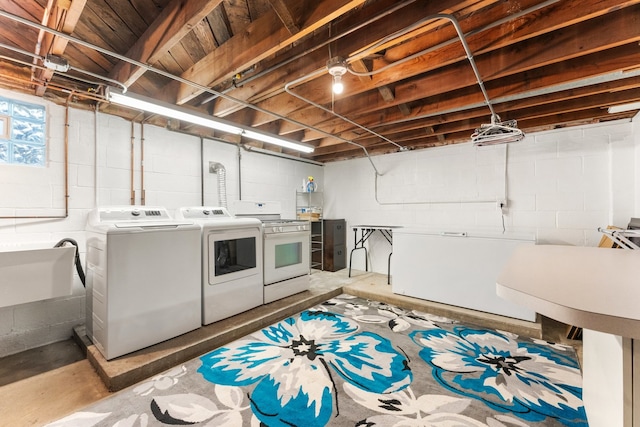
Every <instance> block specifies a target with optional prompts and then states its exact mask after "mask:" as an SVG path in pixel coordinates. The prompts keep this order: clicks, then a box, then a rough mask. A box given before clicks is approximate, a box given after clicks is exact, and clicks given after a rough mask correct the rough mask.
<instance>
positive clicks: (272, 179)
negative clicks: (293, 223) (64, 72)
mask: <svg viewBox="0 0 640 427" xmlns="http://www.w3.org/2000/svg"><path fill="white" fill-rule="evenodd" d="M0 96H3V97H9V98H13V99H19V100H23V101H26V102H31V103H37V104H42V103H43V102H44V103H45V105H46V106H47V142H48V161H47V167H46V168H33V167H24V166H13V165H0V194H2V197H0V216H3V217H7V216H43V215H55V216H59V215H64V194H65V192H64V173H63V171H64V168H63V165H64V163H63V162H64V149H63V146H64V122H65V119H64V118H65V109H64V108H63V107H60V106H57V105H55V104H52V103H49V102H46V101H43V100H42V99H41V98H35V97H30V96H26V95H22V94H18V93H14V92H9V91H3V90H0ZM143 136H144V188H145V204H146V205H147V206H163V207H166V208H167V209H169V210H170V212H173V211H175V209H177V208H179V207H181V206H200V205H202V203H203V202H202V201H203V200H204V204H205V205H209V206H212V205H213V206H218V205H219V198H218V183H217V181H218V177H217V175H216V174H210V173H209V172H208V170H209V161H215V162H218V163H221V164H222V165H224V167H225V170H226V177H227V180H226V181H227V185H226V187H227V199H228V201H229V202H230V201H232V200H237V199H238V198H239V195H240V191H242V198H243V199H244V200H260V201H265V200H277V201H280V202H281V203H282V206H283V217H286V218H293V217H295V191H296V190H297V189H299V188H300V187H301V185H302V181H303V179H305V178H306V177H307V176H309V175H311V176H314V178H315V180H316V182H318V185H319V187H320V188H322V187H323V168H322V167H320V166H317V165H312V164H309V163H303V162H299V161H293V160H289V159H283V158H278V157H274V156H267V155H263V154H259V153H253V152H251V153H249V152H246V151H243V152H241V153H240V156H239V153H238V149H237V148H236V146H234V145H231V144H226V143H223V142H218V141H213V140H210V139H205V140H204V141H202V142H201V139H200V138H199V137H195V136H190V135H185V134H181V133H176V132H170V131H167V130H165V129H162V128H159V127H155V126H150V125H145V126H144V135H143ZM132 142H133V163H132V158H131V157H132V148H131V145H132ZM201 144H202V146H201ZM201 148H202V153H203V154H202V162H201V161H200V159H201V155H200V153H201ZM132 164H133V178H132V174H131V169H132V168H131V165H132ZM202 168H204V171H205V173H204V175H203V174H201V169H202ZM202 177H203V178H204V179H203V181H204V182H203V184H201V181H202ZM132 179H133V188H134V190H135V204H140V203H141V191H140V190H141V181H142V178H141V126H140V125H139V124H136V125H134V126H133V139H132V127H131V123H130V122H127V121H125V120H123V119H120V118H117V117H113V116H109V115H105V114H101V113H98V114H95V113H94V112H91V111H84V110H78V109H73V108H70V109H69V216H68V217H67V218H64V219H40V220H35V219H0V245H2V244H6V245H12V244H20V243H31V242H39V243H40V242H41V243H42V244H43V245H46V246H53V244H55V242H57V241H59V240H60V239H62V238H64V237H70V238H73V239H75V240H76V241H77V242H78V244H79V246H80V254H81V259H82V261H83V266H84V265H85V264H84V255H85V247H86V246H85V245H86V242H85V233H84V230H85V225H86V218H87V213H88V212H89V211H90V210H91V209H92V208H94V207H96V206H106V205H130V204H131V180H132ZM202 187H204V191H201V188H202ZM74 281H75V282H74V284H73V292H72V295H70V296H68V297H62V298H56V299H52V300H46V301H37V302H32V303H27V304H21V305H17V306H12V307H6V308H0V357H2V356H6V355H9V354H13V353H17V352H20V351H23V350H26V349H30V348H35V347H38V346H41V345H45V344H48V343H51V342H56V341H60V340H64V339H67V338H69V337H70V336H71V335H72V330H73V327H75V326H77V325H81V324H83V323H84V321H85V312H84V310H85V300H84V288H83V287H82V284H81V282H80V280H79V278H78V277H77V275H75V277H74Z"/></svg>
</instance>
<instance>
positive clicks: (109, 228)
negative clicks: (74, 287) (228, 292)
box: [86, 206, 202, 360]
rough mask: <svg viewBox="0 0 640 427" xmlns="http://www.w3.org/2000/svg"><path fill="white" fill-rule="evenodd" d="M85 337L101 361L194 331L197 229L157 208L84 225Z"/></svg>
mask: <svg viewBox="0 0 640 427" xmlns="http://www.w3.org/2000/svg"><path fill="white" fill-rule="evenodd" d="M86 233H87V255H86V257H87V261H86V265H87V280H86V287H87V288H86V291H87V294H86V304H87V307H86V330H87V336H88V337H89V338H90V339H91V341H93V343H94V344H95V345H96V347H97V348H98V349H99V350H100V352H101V353H102V354H103V355H104V357H105V358H106V359H107V360H110V359H113V358H115V357H118V356H122V355H125V354H127V353H131V352H133V351H137V350H140V349H142V348H145V347H148V346H151V345H154V344H157V343H159V342H162V341H165V340H168V339H171V338H174V337H176V336H178V335H181V334H184V333H186V332H189V331H192V330H194V329H197V328H199V327H200V326H201V322H200V319H201V315H202V313H201V311H202V309H201V293H200V268H201V261H200V250H199V244H200V226H198V225H196V224H195V223H194V222H193V221H185V220H175V219H173V218H171V216H170V215H169V213H168V211H167V210H166V209H165V208H163V207H148V206H120V207H118V206H115V207H100V208H96V209H94V210H92V211H91V212H90V213H89V216H88V219H87V227H86Z"/></svg>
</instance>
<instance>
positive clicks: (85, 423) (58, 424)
mask: <svg viewBox="0 0 640 427" xmlns="http://www.w3.org/2000/svg"><path fill="white" fill-rule="evenodd" d="M109 415H111V412H106V413H98V412H76V413H74V414H71V415H69V416H68V417H64V418H62V419H59V420H58V421H54V422H52V423H50V424H47V425H46V426H45V427H93V426H95V425H98V423H100V422H101V421H102V420H104V419H105V418H107V417H108V416H109Z"/></svg>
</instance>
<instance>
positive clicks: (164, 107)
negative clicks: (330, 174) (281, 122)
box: [107, 88, 314, 153]
mask: <svg viewBox="0 0 640 427" xmlns="http://www.w3.org/2000/svg"><path fill="white" fill-rule="evenodd" d="M107 99H108V100H109V101H110V102H113V103H114V104H118V105H122V106H124V107H129V108H134V109H136V110H142V111H146V112H148V113H154V114H159V115H161V116H165V117H167V118H172V119H178V120H182V121H185V122H188V123H193V124H195V125H200V126H204V127H207V128H209V129H214V130H219V131H221V132H226V133H230V134H232V135H242V136H244V137H246V138H250V139H255V140H257V141H261V142H266V143H269V144H275V145H278V146H280V147H285V148H290V149H293V150H298V151H302V152H304V153H312V152H313V150H314V149H313V147H312V146H310V145H307V144H301V143H299V142H296V141H292V140H289V139H284V138H281V137H277V136H274V135H270V134H268V133H265V132H261V131H258V130H255V129H247V128H245V127H243V126H239V125H236V124H234V123H231V122H228V121H226V120H222V119H219V118H215V119H214V118H212V116H208V115H206V114H203V113H200V112H198V111H188V110H186V109H185V108H182V107H180V106H176V105H172V104H169V103H167V102H162V101H158V100H155V99H152V98H147V97H145V96H142V95H137V94H133V93H131V92H127V94H126V95H125V94H123V93H121V92H118V91H116V90H113V89H112V88H109V89H108V90H107Z"/></svg>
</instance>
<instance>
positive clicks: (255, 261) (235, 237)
mask: <svg viewBox="0 0 640 427" xmlns="http://www.w3.org/2000/svg"><path fill="white" fill-rule="evenodd" d="M176 218H180V219H184V220H189V221H194V222H195V223H196V224H199V225H200V227H201V230H202V239H201V245H200V246H199V247H200V248H201V250H202V274H201V276H202V324H203V325H208V324H210V323H213V322H217V321H219V320H222V319H225V318H227V317H231V316H234V315H236V314H239V313H242V312H244V311H247V310H249V309H252V308H255V307H258V306H260V305H262V304H263V303H264V295H263V285H262V278H263V271H262V222H261V221H260V220H258V219H255V218H236V217H234V216H233V215H231V214H230V213H229V211H227V209H226V208H224V207H200V206H199V207H184V208H180V209H178V211H177V212H176Z"/></svg>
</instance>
